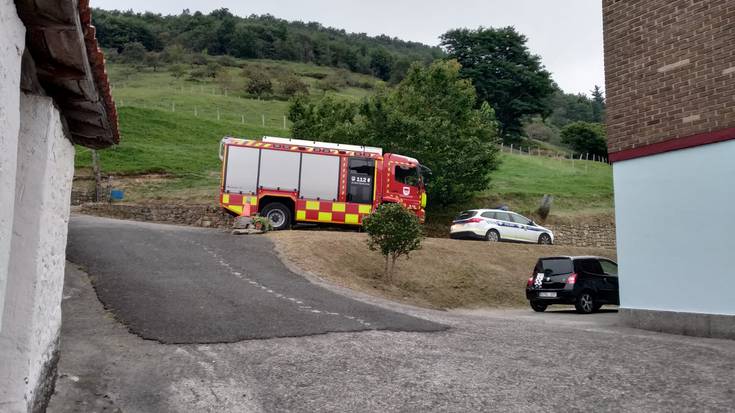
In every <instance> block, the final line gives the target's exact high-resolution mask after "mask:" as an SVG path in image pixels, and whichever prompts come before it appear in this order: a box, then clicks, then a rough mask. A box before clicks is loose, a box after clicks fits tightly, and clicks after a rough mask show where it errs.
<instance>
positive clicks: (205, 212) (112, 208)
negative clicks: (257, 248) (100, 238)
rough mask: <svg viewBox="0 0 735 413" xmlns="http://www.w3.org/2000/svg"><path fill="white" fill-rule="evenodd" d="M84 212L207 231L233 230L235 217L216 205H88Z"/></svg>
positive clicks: (82, 209)
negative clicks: (214, 229)
mask: <svg viewBox="0 0 735 413" xmlns="http://www.w3.org/2000/svg"><path fill="white" fill-rule="evenodd" d="M81 212H82V213H84V214H90V215H99V216H105V217H111V218H120V219H129V220H135V221H152V222H164V223H171V224H179V225H189V226H194V227H205V228H228V229H229V228H231V227H232V222H233V217H232V216H230V215H228V214H227V213H226V212H224V211H223V210H222V209H221V208H219V207H216V206H212V205H176V204H171V205H155V204H154V205H137V204H108V203H97V204H95V203H88V204H84V205H82V207H81Z"/></svg>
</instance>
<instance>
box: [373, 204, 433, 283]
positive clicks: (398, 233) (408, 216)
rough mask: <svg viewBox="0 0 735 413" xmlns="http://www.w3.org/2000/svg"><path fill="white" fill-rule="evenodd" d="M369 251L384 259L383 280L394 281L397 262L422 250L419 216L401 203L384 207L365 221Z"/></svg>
mask: <svg viewBox="0 0 735 413" xmlns="http://www.w3.org/2000/svg"><path fill="white" fill-rule="evenodd" d="M362 226H363V229H364V230H365V232H367V234H368V241H367V243H368V248H370V250H371V251H380V253H381V254H382V255H383V257H384V258H385V271H384V277H385V278H386V279H387V280H388V281H389V282H391V281H392V280H393V272H394V269H395V266H396V260H397V259H398V258H400V257H401V256H404V255H405V256H406V258H408V257H409V254H410V253H411V251H415V250H417V249H419V248H421V241H422V239H423V232H422V228H421V224H420V223H419V219H418V217H417V216H416V215H415V214H414V213H412V212H411V211H409V210H408V209H406V207H404V206H403V205H400V204H383V205H381V206H380V207H378V209H376V210H375V212H373V213H372V214H370V215H369V216H367V217H365V218H364V219H363V222H362Z"/></svg>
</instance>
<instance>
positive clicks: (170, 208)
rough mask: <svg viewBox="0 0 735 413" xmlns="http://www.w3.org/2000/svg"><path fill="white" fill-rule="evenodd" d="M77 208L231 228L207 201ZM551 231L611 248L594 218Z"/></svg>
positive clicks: (609, 232)
mask: <svg viewBox="0 0 735 413" xmlns="http://www.w3.org/2000/svg"><path fill="white" fill-rule="evenodd" d="M80 211H81V212H82V213H85V214H90V215H99V216H105V217H111V218H118V219H129V220H135V221H153V222H165V223H171V224H179V225H189V226H195V227H205V228H228V229H229V228H231V227H232V222H233V217H232V216H230V215H229V214H227V213H225V212H223V211H222V209H221V208H219V207H216V206H211V205H176V204H172V205H168V204H146V205H138V204H108V203H99V204H94V203H87V204H83V205H82V206H81V209H80ZM548 227H549V228H550V229H551V230H552V231H554V236H555V244H557V245H571V246H575V247H599V248H615V224H614V223H613V222H595V223H586V224H577V223H558V224H553V225H548Z"/></svg>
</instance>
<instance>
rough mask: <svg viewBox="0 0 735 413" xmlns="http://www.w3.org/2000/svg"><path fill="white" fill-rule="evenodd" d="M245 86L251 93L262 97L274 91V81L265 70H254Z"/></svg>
mask: <svg viewBox="0 0 735 413" xmlns="http://www.w3.org/2000/svg"><path fill="white" fill-rule="evenodd" d="M250 76H251V77H250V80H249V81H248V84H247V85H246V86H245V91H246V92H247V93H249V94H251V95H255V96H258V97H261V96H263V95H269V94H271V93H273V83H271V80H270V78H268V76H266V75H265V74H264V73H263V72H254V73H252V74H251V75H250Z"/></svg>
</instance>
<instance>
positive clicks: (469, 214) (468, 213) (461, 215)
mask: <svg viewBox="0 0 735 413" xmlns="http://www.w3.org/2000/svg"><path fill="white" fill-rule="evenodd" d="M475 214H477V211H462V212H460V213H459V215H457V218H455V221H461V220H463V219H470V218H472V217H474V216H475Z"/></svg>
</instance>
